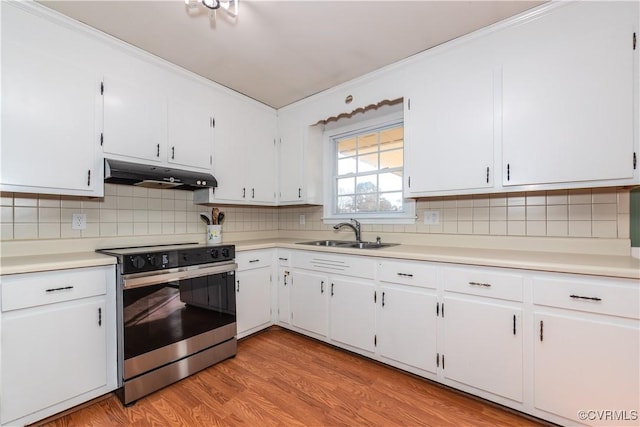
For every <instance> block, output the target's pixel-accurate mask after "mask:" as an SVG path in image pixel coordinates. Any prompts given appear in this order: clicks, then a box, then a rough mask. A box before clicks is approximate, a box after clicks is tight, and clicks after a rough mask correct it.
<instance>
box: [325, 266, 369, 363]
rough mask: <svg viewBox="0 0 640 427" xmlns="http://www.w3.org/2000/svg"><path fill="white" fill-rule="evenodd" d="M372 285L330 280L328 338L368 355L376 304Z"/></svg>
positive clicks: (338, 279)
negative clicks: (363, 351)
mask: <svg viewBox="0 0 640 427" xmlns="http://www.w3.org/2000/svg"><path fill="white" fill-rule="evenodd" d="M374 293H375V286H374V284H373V283H372V282H366V281H363V280H356V279H343V278H336V277H332V278H331V284H330V286H329V295H330V315H329V318H330V337H331V339H332V340H334V341H338V342H340V343H343V344H347V345H349V346H352V347H357V348H359V349H362V350H365V351H369V352H372V353H373V351H374V350H375V341H374V339H375V333H376V304H375V295H374Z"/></svg>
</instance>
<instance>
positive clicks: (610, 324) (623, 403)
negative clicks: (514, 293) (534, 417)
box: [534, 312, 640, 426]
mask: <svg viewBox="0 0 640 427" xmlns="http://www.w3.org/2000/svg"><path fill="white" fill-rule="evenodd" d="M635 323H636V324H635V326H634V325H632V324H629V323H628V322H620V323H616V322H615V321H614V319H607V318H606V317H605V318H603V317H602V316H579V315H576V314H574V313H563V312H558V313H549V312H536V314H535V322H534V324H535V325H536V329H538V333H537V337H536V340H535V348H534V360H535V366H534V372H535V377H534V383H535V392H534V404H535V407H536V408H538V409H540V410H543V411H546V412H551V413H553V414H556V415H560V416H562V417H565V418H568V419H571V420H574V421H575V422H588V423H589V424H595V425H612V424H616V425H636V426H637V425H638V418H637V415H638V412H637V411H638V406H639V405H638V402H639V395H638V378H640V372H639V370H638V365H639V364H640V355H639V354H638V349H639V348H640V342H639V340H638V337H639V336H640V332H639V330H638V325H637V322H635ZM590 410H591V411H601V412H602V411H607V410H609V411H617V412H618V414H617V415H616V414H604V413H603V415H602V417H600V416H599V415H598V414H597V413H588V414H587V416H589V417H590V418H589V419H588V420H586V421H585V420H584V419H582V420H580V419H579V417H580V411H590ZM634 410H635V411H636V412H635V414H636V418H635V419H631V418H632V416H633V413H632V411H634ZM617 416H620V417H622V418H613V417H617ZM596 417H598V418H596ZM607 417H608V418H607ZM625 417H626V418H627V419H626V420H625Z"/></svg>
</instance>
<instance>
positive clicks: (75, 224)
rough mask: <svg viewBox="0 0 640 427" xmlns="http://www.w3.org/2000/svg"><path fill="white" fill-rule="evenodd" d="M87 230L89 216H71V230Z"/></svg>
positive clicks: (81, 214)
mask: <svg viewBox="0 0 640 427" xmlns="http://www.w3.org/2000/svg"><path fill="white" fill-rule="evenodd" d="M85 228H87V214H83V213H80V214H76V213H74V214H71V229H72V230H84V229H85Z"/></svg>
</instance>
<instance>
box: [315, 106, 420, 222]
mask: <svg viewBox="0 0 640 427" xmlns="http://www.w3.org/2000/svg"><path fill="white" fill-rule="evenodd" d="M366 125H368V126H366ZM325 135H327V139H328V145H329V148H330V149H329V150H328V151H329V152H330V156H331V162H330V164H331V165H332V168H331V180H332V188H331V191H330V194H327V197H329V198H330V199H329V200H330V203H327V204H325V220H328V222H332V221H333V220H335V221H339V220H344V219H345V218H357V219H358V220H360V221H362V220H364V221H365V222H369V223H380V224H382V223H394V222H401V223H407V222H413V221H415V210H414V205H415V203H414V202H413V201H407V200H404V199H403V196H402V194H403V185H404V179H403V156H404V127H403V122H402V118H401V117H397V115H396V117H395V118H394V119H389V118H388V117H387V120H386V121H381V120H377V121H368V122H367V123H366V124H363V123H357V124H356V126H353V125H351V126H349V127H342V128H340V129H335V130H334V131H333V132H332V133H330V134H325ZM327 205H329V206H327Z"/></svg>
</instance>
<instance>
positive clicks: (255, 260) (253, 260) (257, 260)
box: [249, 259, 260, 262]
mask: <svg viewBox="0 0 640 427" xmlns="http://www.w3.org/2000/svg"><path fill="white" fill-rule="evenodd" d="M249 262H260V260H259V259H250V260H249Z"/></svg>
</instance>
